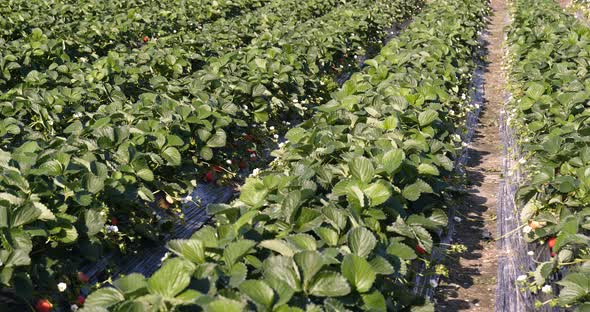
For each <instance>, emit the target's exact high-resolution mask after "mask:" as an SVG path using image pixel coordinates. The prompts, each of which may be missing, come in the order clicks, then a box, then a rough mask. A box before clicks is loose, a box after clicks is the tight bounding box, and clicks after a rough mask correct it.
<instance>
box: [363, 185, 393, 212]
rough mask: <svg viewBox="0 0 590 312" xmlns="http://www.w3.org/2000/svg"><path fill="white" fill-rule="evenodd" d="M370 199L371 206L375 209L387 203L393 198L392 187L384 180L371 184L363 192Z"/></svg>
mask: <svg viewBox="0 0 590 312" xmlns="http://www.w3.org/2000/svg"><path fill="white" fill-rule="evenodd" d="M363 192H364V193H365V195H367V197H368V198H369V200H370V201H371V202H370V206H371V207H375V206H379V205H381V204H383V203H384V202H386V201H387V200H388V199H389V197H391V186H390V185H389V184H388V183H387V182H385V181H384V180H379V181H377V182H375V183H371V184H370V185H369V186H368V187H367V188H365V190H364V191H363Z"/></svg>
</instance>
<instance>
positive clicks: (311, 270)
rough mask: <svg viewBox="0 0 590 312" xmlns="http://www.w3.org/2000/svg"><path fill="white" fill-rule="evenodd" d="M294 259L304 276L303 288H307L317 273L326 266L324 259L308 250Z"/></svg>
mask: <svg viewBox="0 0 590 312" xmlns="http://www.w3.org/2000/svg"><path fill="white" fill-rule="evenodd" d="M293 259H294V260H295V263H297V266H298V267H299V269H301V273H302V275H303V287H304V288H307V285H308V284H309V282H310V281H311V280H312V279H313V278H314V277H315V275H316V273H317V272H319V270H320V269H321V268H322V267H323V266H324V259H323V257H322V255H321V254H320V253H319V252H317V251H311V250H306V251H302V252H299V253H297V254H296V255H295V256H294V257H293Z"/></svg>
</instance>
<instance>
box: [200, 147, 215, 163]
mask: <svg viewBox="0 0 590 312" xmlns="http://www.w3.org/2000/svg"><path fill="white" fill-rule="evenodd" d="M199 155H200V156H201V158H203V159H204V160H211V159H213V150H212V149H211V148H210V147H207V146H203V147H201V151H200V152H199Z"/></svg>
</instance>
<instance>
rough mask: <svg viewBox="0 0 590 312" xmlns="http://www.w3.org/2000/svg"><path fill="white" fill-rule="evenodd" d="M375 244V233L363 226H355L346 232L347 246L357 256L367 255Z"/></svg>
mask: <svg viewBox="0 0 590 312" xmlns="http://www.w3.org/2000/svg"><path fill="white" fill-rule="evenodd" d="M375 245H377V239H375V235H373V233H371V231H369V230H367V229H366V228H364V227H356V228H353V229H352V230H350V232H348V246H349V247H350V250H352V253H353V254H355V255H357V256H360V257H363V258H365V257H367V256H368V255H369V254H370V253H371V251H372V250H373V248H375Z"/></svg>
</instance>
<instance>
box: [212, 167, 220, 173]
mask: <svg viewBox="0 0 590 312" xmlns="http://www.w3.org/2000/svg"><path fill="white" fill-rule="evenodd" d="M213 170H214V171H215V172H221V170H222V169H221V166H213Z"/></svg>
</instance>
